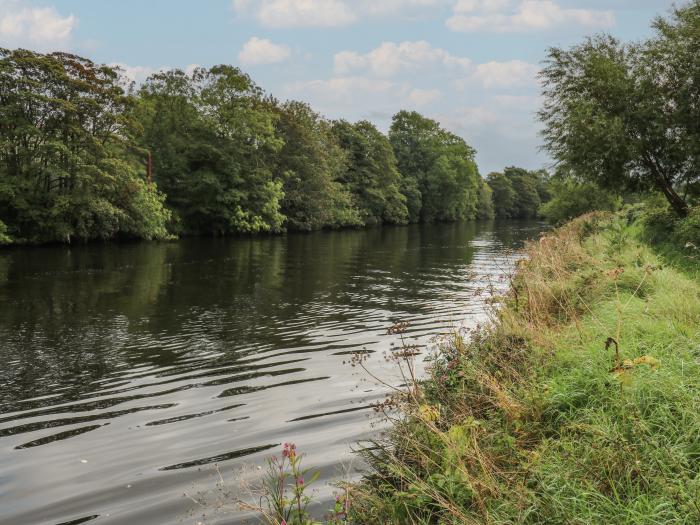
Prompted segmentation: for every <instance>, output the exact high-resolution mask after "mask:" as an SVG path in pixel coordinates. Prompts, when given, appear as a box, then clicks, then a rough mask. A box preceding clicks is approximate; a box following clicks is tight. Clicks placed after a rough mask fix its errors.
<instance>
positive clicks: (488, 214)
mask: <svg viewBox="0 0 700 525" xmlns="http://www.w3.org/2000/svg"><path fill="white" fill-rule="evenodd" d="M495 216H496V210H494V207H493V190H492V189H491V186H489V184H488V182H486V181H485V180H484V179H482V178H481V177H479V192H478V194H477V203H476V218H477V219H479V220H489V219H493V218H494V217H495Z"/></svg>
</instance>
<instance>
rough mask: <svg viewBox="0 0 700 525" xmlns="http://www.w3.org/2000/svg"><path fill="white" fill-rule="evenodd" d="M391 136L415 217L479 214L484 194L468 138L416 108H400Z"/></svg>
mask: <svg viewBox="0 0 700 525" xmlns="http://www.w3.org/2000/svg"><path fill="white" fill-rule="evenodd" d="M389 140H390V141H391V145H392V146H393V148H394V153H395V155H396V159H397V161H398V168H399V172H400V173H401V176H402V181H401V187H402V191H403V193H404V195H405V196H406V198H407V206H408V211H409V220H410V221H411V222H416V221H419V220H422V221H434V220H438V221H451V220H458V219H471V218H474V217H475V215H476V207H477V200H478V193H479V175H478V170H477V167H476V162H475V161H474V155H475V153H476V152H475V151H474V149H472V148H471V147H469V145H467V143H466V142H464V140H463V139H462V138H460V137H458V136H457V135H455V134H454V133H450V132H449V131H447V130H445V129H443V128H441V127H440V124H439V123H438V122H436V121H434V120H431V119H428V118H425V117H423V116H421V115H420V114H418V113H416V112H415V111H413V112H409V111H400V112H399V113H397V114H396V115H394V118H393V121H392V124H391V129H390V130H389Z"/></svg>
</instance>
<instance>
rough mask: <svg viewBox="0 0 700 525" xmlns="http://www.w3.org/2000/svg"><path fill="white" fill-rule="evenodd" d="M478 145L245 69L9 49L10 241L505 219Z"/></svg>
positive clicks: (0, 236)
mask: <svg viewBox="0 0 700 525" xmlns="http://www.w3.org/2000/svg"><path fill="white" fill-rule="evenodd" d="M474 157H475V151H474V149H473V148H471V147H470V146H469V145H467V144H466V143H465V141H464V140H463V139H462V138H460V137H458V136H457V135H455V134H453V133H451V132H449V131H447V130H445V129H443V128H442V127H441V126H440V125H439V123H438V122H436V121H434V120H431V119H428V118H425V117H423V116H421V115H419V114H418V113H415V112H408V111H401V112H399V113H398V114H396V115H395V116H394V118H393V121H392V125H391V129H390V130H389V133H388V135H385V134H383V133H381V132H380V131H379V130H378V129H377V128H376V127H375V126H374V125H373V124H372V123H370V122H367V121H361V122H357V123H350V122H347V121H344V120H327V119H325V118H323V117H322V116H321V115H319V114H318V113H316V112H314V111H313V109H312V108H310V107H309V106H308V105H307V104H304V103H301V102H295V101H291V102H285V103H280V102H279V101H277V100H275V99H274V98H272V97H270V96H268V95H266V94H265V93H264V92H263V91H262V90H261V89H260V88H259V87H258V86H256V85H255V83H254V82H253V81H252V80H251V78H250V77H249V76H248V75H246V74H245V73H243V72H242V71H240V70H239V69H237V68H235V67H233V66H227V65H219V66H215V67H212V68H210V69H204V68H198V69H196V70H195V71H193V72H192V73H190V74H187V73H185V72H183V71H180V70H171V71H164V72H161V73H157V74H155V75H153V76H151V77H150V78H148V79H147V80H146V81H145V82H144V83H143V85H141V86H139V87H138V88H135V87H134V86H133V84H131V85H130V84H129V83H128V82H127V81H126V80H125V79H124V77H123V76H122V74H121V72H120V71H119V70H118V69H116V68H113V67H109V66H105V65H99V64H95V63H93V62H92V61H90V60H88V59H86V58H82V57H78V56H75V55H72V54H67V53H51V54H40V53H35V52H32V51H27V50H21V49H20V50H6V49H0V242H2V243H8V242H12V241H14V242H30V243H40V242H55V241H58V242H71V241H86V240H91V239H111V238H141V239H165V238H169V237H173V236H177V235H183V234H185V235H191V234H194V235H229V234H239V233H258V232H280V231H284V230H287V229H289V230H316V229H321V228H341V227H348V226H364V225H373V224H406V223H412V222H419V221H425V222H428V221H454V220H463V219H475V218H491V217H493V216H494V215H495V213H496V212H495V211H494V210H499V209H501V208H502V206H496V207H494V202H493V198H492V194H495V193H494V192H491V190H490V189H489V187H488V185H487V183H486V182H485V181H484V180H483V179H482V178H481V177H480V176H479V173H478V169H477V166H476V162H475V160H474ZM516 186H517V183H516ZM516 191H517V190H516ZM528 213H530V212H528ZM504 216H505V215H504ZM508 216H513V217H515V216H518V217H519V216H524V215H521V214H520V212H517V213H515V214H509V215H508ZM527 216H531V214H529V215H527Z"/></svg>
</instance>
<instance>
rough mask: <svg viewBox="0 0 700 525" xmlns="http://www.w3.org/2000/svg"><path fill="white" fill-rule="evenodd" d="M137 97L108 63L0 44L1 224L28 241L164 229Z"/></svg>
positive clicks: (149, 235) (161, 232) (7, 233)
mask: <svg viewBox="0 0 700 525" xmlns="http://www.w3.org/2000/svg"><path fill="white" fill-rule="evenodd" d="M133 104H134V100H133V99H132V98H131V97H130V96H128V95H127V94H126V93H125V91H124V90H123V88H122V86H121V84H120V81H119V77H118V74H117V72H116V71H115V70H113V69H112V68H109V67H106V66H99V65H96V64H94V63H93V62H91V61H90V60H87V59H85V58H81V57H78V56H75V55H71V54H68V53H51V54H48V55H42V54H39V53H34V52H31V51H26V50H16V51H9V50H6V49H0V234H1V235H2V236H3V238H4V239H5V241H6V242H7V240H8V239H9V238H14V239H15V240H20V241H26V242H46V241H63V242H70V241H71V240H73V239H76V240H89V239H100V238H102V239H105V238H111V237H115V236H128V237H140V238H145V239H160V238H165V237H167V236H168V233H167V231H166V228H165V224H166V222H167V221H168V218H169V211H168V210H167V209H166V208H165V207H164V206H163V195H162V194H161V193H159V192H158V190H157V189H156V187H155V186H154V185H153V184H150V183H149V182H148V181H147V180H145V177H144V175H145V166H144V164H143V155H142V152H141V150H139V147H138V144H137V142H136V141H135V140H134V137H135V136H136V135H137V134H138V133H139V131H140V126H139V122H138V121H137V120H136V119H135V118H134V115H133V112H132V109H133Z"/></svg>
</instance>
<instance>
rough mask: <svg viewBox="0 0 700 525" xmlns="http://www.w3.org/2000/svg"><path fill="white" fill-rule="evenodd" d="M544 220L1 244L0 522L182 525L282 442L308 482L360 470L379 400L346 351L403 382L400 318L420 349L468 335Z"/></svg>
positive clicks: (377, 389)
mask: <svg viewBox="0 0 700 525" xmlns="http://www.w3.org/2000/svg"><path fill="white" fill-rule="evenodd" d="M541 229H542V226H541V225H540V224H538V223H523V222H505V223H454V224H435V225H415V226H407V227H388V228H387V227H385V228H375V229H366V230H360V231H340V232H318V233H310V234H289V235H286V236H279V237H260V238H239V239H185V240H182V241H179V242H174V243H162V244H159V243H151V244H149V243H141V244H126V245H114V244H106V245H101V244H93V245H88V246H80V247H62V246H54V247H41V248H12V249H6V250H4V251H0V523H7V524H10V523H11V524H13V525H29V524H31V525H39V524H47V525H57V524H65V523H70V524H77V523H86V522H89V523H91V524H92V523H95V524H98V523H99V524H103V523H104V524H110V525H116V524H129V525H134V524H139V525H141V524H143V525H160V524H170V523H193V522H196V521H197V519H198V518H197V516H198V515H199V514H200V509H198V508H197V506H196V505H194V503H193V502H192V501H191V500H190V499H188V498H186V497H183V493H185V492H187V493H189V494H194V493H195V492H197V491H201V492H203V493H204V494H205V498H206V499H207V500H208V501H211V503H212V505H213V504H214V503H215V500H216V499H217V497H218V496H217V493H216V491H215V490H214V489H213V488H212V487H213V484H214V481H215V477H214V470H213V468H214V467H213V465H214V464H218V465H220V469H221V471H222V473H223V474H224V476H226V477H227V482H228V476H229V475H230V476H231V478H232V479H233V481H232V482H231V483H233V484H235V483H236V481H235V480H236V478H237V477H240V478H244V477H246V476H249V475H250V472H249V470H248V469H250V470H251V471H253V472H255V469H256V467H255V466H256V465H263V464H264V461H265V458H266V457H268V456H269V455H271V454H272V453H275V452H277V451H278V450H279V448H280V443H283V442H286V441H293V442H296V443H297V445H298V447H299V448H300V449H302V450H303V451H304V452H305V453H307V454H308V456H307V457H306V458H305V462H306V463H307V465H309V466H311V465H313V466H314V467H318V468H320V469H321V470H322V473H323V476H322V478H321V480H320V481H319V482H318V485H319V486H320V487H323V486H324V483H326V482H327V481H329V480H333V479H342V478H343V477H346V476H351V477H352V476H356V475H357V473H356V468H355V466H354V464H353V455H352V454H351V452H350V449H351V447H352V446H353V444H354V443H355V442H357V441H358V440H361V439H363V438H367V437H370V436H372V435H373V433H375V432H377V429H378V428H380V427H381V421H377V419H376V416H374V415H373V414H374V412H373V411H372V408H371V406H370V404H371V403H372V402H375V401H377V400H381V399H382V398H383V396H384V394H385V393H386V389H385V387H382V386H381V385H380V384H378V383H377V382H376V381H374V380H372V379H371V378H370V377H368V376H367V374H366V373H364V372H363V371H362V370H361V369H359V368H356V367H355V368H353V367H351V366H350V365H349V364H348V361H349V359H350V354H351V353H352V352H355V351H358V350H360V351H366V352H367V354H368V355H369V358H368V362H367V366H368V367H370V368H371V369H372V370H373V371H374V372H376V373H377V374H378V375H379V376H382V377H385V378H387V380H389V381H395V380H397V379H398V378H395V379H394V378H392V377H393V376H392V374H394V373H395V370H393V369H391V365H389V364H388V363H387V362H386V361H385V359H384V354H385V353H386V352H387V351H390V350H391V348H392V347H393V345H396V344H397V342H398V340H399V336H397V335H388V334H387V332H386V330H387V328H388V327H389V326H390V325H391V324H392V323H394V322H397V321H408V322H409V323H410V324H409V328H408V332H407V334H406V337H408V338H409V339H410V341H411V342H412V343H413V342H415V343H417V344H420V345H421V346H422V347H423V348H424V351H425V352H426V353H427V352H429V350H430V347H431V345H433V344H434V343H433V341H434V338H435V337H436V336H439V335H440V334H444V333H447V332H449V331H451V330H454V329H458V328H460V327H465V326H466V327H468V326H471V325H473V324H475V323H476V322H477V321H478V320H479V319H481V318H482V317H483V312H484V305H483V301H484V295H483V294H481V295H480V294H479V293H475V292H477V291H478V289H480V288H484V287H485V286H487V285H488V283H489V282H492V283H494V284H495V285H496V286H498V283H500V282H502V281H499V276H501V275H502V274H503V272H504V271H507V270H508V269H509V268H510V267H512V264H513V261H514V258H515V255H514V254H513V250H517V249H518V248H520V247H521V246H522V243H523V241H524V240H526V239H529V238H533V237H536V236H537V235H538V233H539V232H540V231H541ZM241 469H242V470H241ZM236 472H238V474H236ZM232 486H234V485H232ZM323 490H329V489H322V492H323ZM193 511H194V512H195V517H193V516H192V515H191V512H193ZM236 519H237V518H236V517H235V516H234V515H229V514H226V513H215V514H214V515H213V521H217V520H218V521H220V522H222V523H228V522H231V521H234V522H235V520H236Z"/></svg>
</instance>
